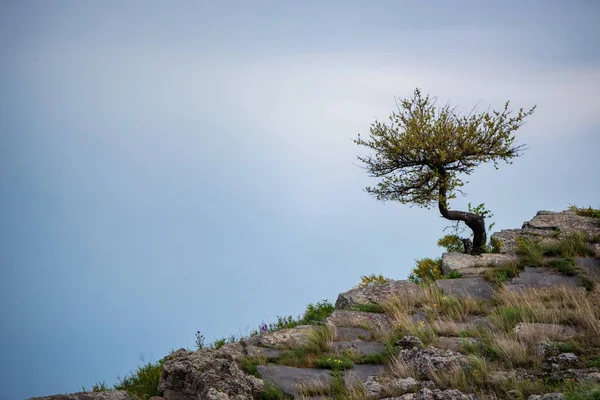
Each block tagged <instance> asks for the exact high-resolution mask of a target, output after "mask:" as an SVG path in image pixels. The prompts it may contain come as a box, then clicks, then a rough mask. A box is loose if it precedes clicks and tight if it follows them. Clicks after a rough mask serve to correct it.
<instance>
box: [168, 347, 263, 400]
mask: <svg viewBox="0 0 600 400" xmlns="http://www.w3.org/2000/svg"><path fill="white" fill-rule="evenodd" d="M243 357H244V349H243V347H242V346H241V345H240V344H226V345H224V346H223V347H221V348H220V349H218V350H211V349H204V350H201V351H195V352H194V351H186V350H185V349H180V350H177V351H176V352H174V353H173V354H171V355H170V356H169V357H166V358H165V362H164V365H163V371H162V374H161V376H160V380H159V384H158V388H159V390H160V391H162V392H163V396H164V397H165V398H166V399H168V400H192V399H194V400H196V399H198V398H208V396H209V393H212V394H213V395H214V394H215V393H222V394H226V395H228V396H229V397H230V398H234V399H236V400H252V399H254V398H257V397H258V396H260V393H262V391H263V381H262V380H260V379H257V378H255V377H254V376H251V375H247V374H246V373H244V372H243V371H242V370H241V369H240V368H239V367H238V365H237V363H236V360H238V359H241V358H243Z"/></svg>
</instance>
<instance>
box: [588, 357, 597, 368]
mask: <svg viewBox="0 0 600 400" xmlns="http://www.w3.org/2000/svg"><path fill="white" fill-rule="evenodd" d="M587 366H588V368H594V367H595V368H600V356H596V357H594V358H592V359H591V360H589V361H588V362H587Z"/></svg>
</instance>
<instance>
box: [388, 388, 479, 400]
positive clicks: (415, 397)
mask: <svg viewBox="0 0 600 400" xmlns="http://www.w3.org/2000/svg"><path fill="white" fill-rule="evenodd" d="M381 400H477V397H476V396H475V395H473V394H465V393H463V392H461V391H459V390H455V389H448V390H440V389H428V388H423V389H421V390H419V391H418V392H417V393H407V394H405V395H402V396H400V397H386V398H385V399H381Z"/></svg>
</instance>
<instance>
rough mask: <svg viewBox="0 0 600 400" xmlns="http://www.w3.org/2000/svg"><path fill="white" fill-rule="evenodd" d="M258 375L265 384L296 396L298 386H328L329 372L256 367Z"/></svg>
mask: <svg viewBox="0 0 600 400" xmlns="http://www.w3.org/2000/svg"><path fill="white" fill-rule="evenodd" d="M256 368H257V369H258V373H259V374H260V376H261V377H262V379H263V380H264V381H265V382H268V383H271V384H274V385H277V386H279V387H280V388H281V390H283V391H284V392H285V393H287V394H290V395H297V394H298V385H299V384H302V383H312V382H320V383H323V384H325V385H329V383H330V382H331V379H332V378H331V374H330V373H329V370H326V369H318V368H295V367H286V366H284V365H258V366H256Z"/></svg>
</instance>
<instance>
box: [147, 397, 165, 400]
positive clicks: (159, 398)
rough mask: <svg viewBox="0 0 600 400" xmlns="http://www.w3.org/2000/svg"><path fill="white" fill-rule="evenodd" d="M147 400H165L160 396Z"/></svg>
mask: <svg viewBox="0 0 600 400" xmlns="http://www.w3.org/2000/svg"><path fill="white" fill-rule="evenodd" d="M148 400H167V399H165V398H164V397H162V396H152V397H150V398H149V399H148Z"/></svg>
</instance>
